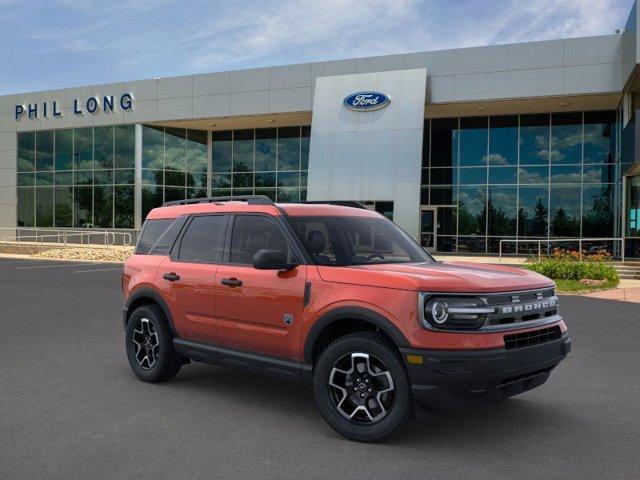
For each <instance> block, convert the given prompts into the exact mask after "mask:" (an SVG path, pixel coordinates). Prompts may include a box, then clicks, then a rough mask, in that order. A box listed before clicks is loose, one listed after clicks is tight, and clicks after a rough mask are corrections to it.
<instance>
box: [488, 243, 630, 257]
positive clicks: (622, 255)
mask: <svg viewBox="0 0 640 480" xmlns="http://www.w3.org/2000/svg"><path fill="white" fill-rule="evenodd" d="M611 241H614V242H620V243H621V249H620V252H621V254H620V257H621V259H622V261H623V262H624V238H622V237H609V238H600V237H594V238H541V239H526V238H518V239H515V238H503V239H501V240H500V242H499V246H498V258H499V259H500V262H502V244H503V243H504V242H511V243H515V244H516V246H517V245H518V243H537V244H538V260H540V259H541V258H542V244H543V243H545V244H547V249H549V247H550V244H551V243H569V242H570V243H576V242H577V243H578V252H579V259H580V260H582V245H583V244H584V243H585V242H586V243H589V242H611Z"/></svg>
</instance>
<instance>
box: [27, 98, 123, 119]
mask: <svg viewBox="0 0 640 480" xmlns="http://www.w3.org/2000/svg"><path fill="white" fill-rule="evenodd" d="M133 100H134V98H133V94H132V93H123V94H122V95H120V96H119V97H115V96H114V95H103V96H101V97H100V96H93V97H89V98H87V99H79V98H74V99H73V102H72V104H71V105H72V110H71V112H72V113H73V114H74V115H84V114H85V112H86V113H89V114H95V113H98V112H99V111H100V110H102V111H103V112H105V113H113V112H115V111H116V110H118V109H119V110H121V111H127V110H133ZM15 115H16V120H20V119H22V118H56V117H62V116H63V113H62V105H60V103H59V102H58V101H56V100H53V101H51V102H40V103H28V104H26V105H16V109H15Z"/></svg>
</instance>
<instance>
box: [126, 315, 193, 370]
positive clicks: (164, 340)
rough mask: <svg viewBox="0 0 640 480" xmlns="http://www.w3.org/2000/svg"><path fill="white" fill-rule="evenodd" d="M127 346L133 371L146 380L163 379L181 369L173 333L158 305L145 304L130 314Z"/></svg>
mask: <svg viewBox="0 0 640 480" xmlns="http://www.w3.org/2000/svg"><path fill="white" fill-rule="evenodd" d="M125 346H126V350H127V358H128V360H129V365H130V366H131V370H133V373H135V375H136V377H138V378H139V379H140V380H142V381H144V382H150V383H154V382H163V381H165V380H168V379H170V378H171V377H173V376H174V375H175V374H176V373H178V371H180V366H181V362H180V360H179V358H178V355H176V352H175V350H174V349H173V335H172V334H171V331H170V330H169V326H168V322H167V319H166V317H165V315H164V312H163V311H162V309H161V308H160V307H158V306H157V305H143V306H141V307H138V308H136V309H135V310H134V311H133V312H132V313H131V316H130V317H129V321H128V322H127V328H126V335H125Z"/></svg>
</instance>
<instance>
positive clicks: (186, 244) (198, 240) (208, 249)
mask: <svg viewBox="0 0 640 480" xmlns="http://www.w3.org/2000/svg"><path fill="white" fill-rule="evenodd" d="M227 219H228V217H227V216H226V215H201V216H197V217H193V220H192V221H191V223H190V224H189V226H188V227H187V231H186V232H185V233H184V235H183V237H182V241H181V242H180V252H179V253H178V260H179V261H182V262H206V263H219V262H220V261H221V260H222V250H223V248H224V237H225V227H226V225H227Z"/></svg>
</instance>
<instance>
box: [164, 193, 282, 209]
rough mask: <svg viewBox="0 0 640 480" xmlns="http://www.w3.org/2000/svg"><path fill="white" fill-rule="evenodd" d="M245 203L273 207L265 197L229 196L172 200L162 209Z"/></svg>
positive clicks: (271, 201) (271, 202)
mask: <svg viewBox="0 0 640 480" xmlns="http://www.w3.org/2000/svg"><path fill="white" fill-rule="evenodd" d="M236 201H240V202H247V204H248V205H275V203H273V200H271V199H270V198H269V197H267V196H266V195H231V196H228V197H201V198H189V199H187V200H174V201H171V202H164V203H163V204H162V206H163V207H170V206H173V205H192V204H196V203H218V202H236Z"/></svg>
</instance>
